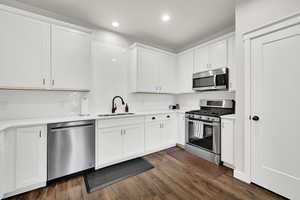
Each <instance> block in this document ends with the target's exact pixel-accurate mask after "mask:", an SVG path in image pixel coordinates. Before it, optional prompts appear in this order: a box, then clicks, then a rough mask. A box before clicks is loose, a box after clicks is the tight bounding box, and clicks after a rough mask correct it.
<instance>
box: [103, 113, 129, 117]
mask: <svg viewBox="0 0 300 200" xmlns="http://www.w3.org/2000/svg"><path fill="white" fill-rule="evenodd" d="M120 115H134V113H111V114H100V115H98V117H113V116H120Z"/></svg>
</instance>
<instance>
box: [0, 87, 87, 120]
mask: <svg viewBox="0 0 300 200" xmlns="http://www.w3.org/2000/svg"><path fill="white" fill-rule="evenodd" d="M82 95H83V94H82V93H77V92H49V91H47V92H46V91H45V92H41V91H1V92H0V120H10V119H22V118H36V117H57V116H60V117H62V116H72V115H77V114H79V113H80V99H81V96H82Z"/></svg>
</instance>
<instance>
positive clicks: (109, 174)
mask: <svg viewBox="0 0 300 200" xmlns="http://www.w3.org/2000/svg"><path fill="white" fill-rule="evenodd" d="M152 168H154V166H153V165H152V164H150V163H149V162H148V161H146V160H144V159H143V158H136V159H133V160H129V161H126V162H123V163H120V164H116V165H113V166H110V167H106V168H103V169H99V170H97V171H94V172H91V173H88V174H86V175H85V176H84V181H85V184H86V188H87V191H88V192H94V191H95V190H97V189H101V188H104V187H106V186H109V185H111V184H113V183H116V182H118V181H121V180H124V179H126V178H128V177H130V176H135V175H137V174H139V173H142V172H145V171H147V170H150V169H152Z"/></svg>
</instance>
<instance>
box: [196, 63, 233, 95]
mask: <svg viewBox="0 0 300 200" xmlns="http://www.w3.org/2000/svg"><path fill="white" fill-rule="evenodd" d="M228 78H229V69H228V68H219V69H214V70H209V71H204V72H199V73H195V74H193V90H197V91H208V90H228V84H229V83H228V82H229V79H228Z"/></svg>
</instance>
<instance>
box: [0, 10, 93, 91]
mask: <svg viewBox="0 0 300 200" xmlns="http://www.w3.org/2000/svg"><path fill="white" fill-rule="evenodd" d="M19 13H21V11H5V10H0V23H1V26H0V32H1V37H0V44H1V45H0V66H1V67H0V88H1V89H44V90H78V91H81V90H89V80H90V78H89V76H90V73H91V66H90V65H91V64H90V54H91V53H90V51H91V47H90V36H89V33H85V32H82V31H79V30H75V29H71V28H66V27H62V26H57V25H54V24H50V23H46V22H44V21H40V20H39V17H38V16H35V15H34V14H32V15H33V16H32V17H27V16H25V15H22V13H21V14H19Z"/></svg>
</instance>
